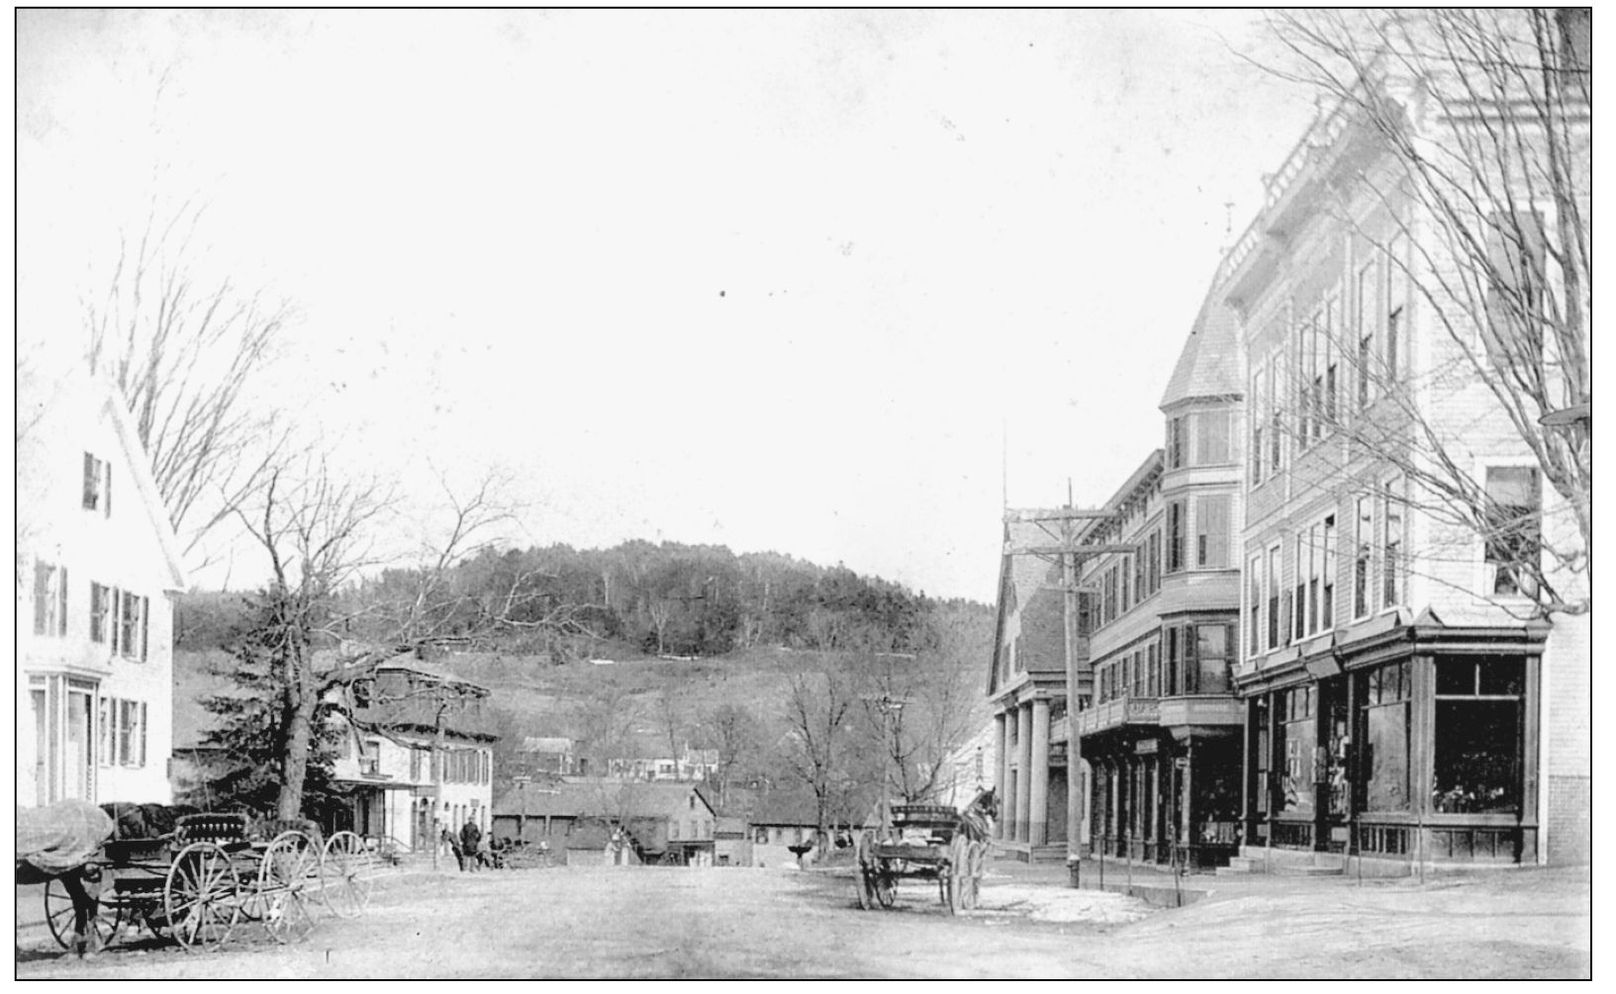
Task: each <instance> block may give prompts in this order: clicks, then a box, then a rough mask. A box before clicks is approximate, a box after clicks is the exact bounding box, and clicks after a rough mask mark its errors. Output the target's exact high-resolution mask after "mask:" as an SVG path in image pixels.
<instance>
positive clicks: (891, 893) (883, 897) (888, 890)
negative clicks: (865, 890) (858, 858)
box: [870, 863, 898, 908]
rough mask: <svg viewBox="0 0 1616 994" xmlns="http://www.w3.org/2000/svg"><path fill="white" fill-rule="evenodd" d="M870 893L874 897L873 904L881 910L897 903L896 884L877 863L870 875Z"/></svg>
mask: <svg viewBox="0 0 1616 994" xmlns="http://www.w3.org/2000/svg"><path fill="white" fill-rule="evenodd" d="M870 892H871V894H873V895H874V897H875V903H876V904H879V905H880V906H881V907H883V908H890V907H892V906H893V905H894V904H896V903H897V902H898V886H897V883H896V882H895V881H894V880H893V879H892V877H891V875H889V874H888V873H887V872H886V869H885V868H884V867H882V866H881V865H880V864H879V863H877V865H876V867H875V868H874V870H873V871H872V872H871V874H870Z"/></svg>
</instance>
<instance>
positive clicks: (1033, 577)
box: [987, 515, 1088, 861]
mask: <svg viewBox="0 0 1616 994" xmlns="http://www.w3.org/2000/svg"><path fill="white" fill-rule="evenodd" d="M1008 517H1010V516H1009V515H1007V518H1008ZM1049 541H1050V538H1049V533H1048V532H1047V530H1046V529H1044V528H1043V527H1041V526H1040V525H1039V524H1036V523H1031V522H1018V521H1013V520H1007V521H1006V522H1005V525H1004V542H1005V546H1004V550H1003V554H1002V557H1001V565H1000V571H999V600H998V618H997V622H996V625H995V632H994V641H993V655H992V658H991V660H990V670H989V674H988V687H987V692H988V699H989V702H990V706H991V707H992V709H993V722H994V729H993V733H992V734H993V743H994V746H995V748H994V760H995V762H996V763H997V766H998V769H997V771H996V772H997V776H996V777H995V780H996V781H997V791H998V801H999V817H998V819H997V820H996V821H995V823H994V849H995V852H996V853H997V854H999V855H1006V856H1013V857H1015V858H1017V859H1022V860H1028V861H1032V860H1051V861H1052V860H1064V859H1065V858H1066V855H1067V826H1068V824H1069V818H1068V805H1067V796H1068V792H1067V780H1066V775H1067V768H1066V755H1067V743H1068V741H1069V736H1068V728H1069V727H1070V723H1069V722H1068V720H1067V714H1066V702H1067V700H1068V683H1069V682H1072V683H1075V690H1074V691H1073V692H1074V693H1077V694H1083V693H1087V673H1088V671H1087V668H1086V663H1087V653H1086V651H1085V650H1084V649H1083V647H1082V646H1080V645H1079V646H1074V649H1075V653H1074V658H1075V660H1076V661H1077V664H1078V665H1077V667H1076V671H1077V672H1076V678H1075V680H1074V681H1069V680H1068V675H1067V646H1066V626H1067V620H1066V618H1067V615H1066V611H1067V607H1066V605H1065V602H1064V599H1063V595H1062V592H1061V590H1060V584H1061V582H1062V581H1061V568H1060V566H1058V565H1053V564H1052V563H1051V562H1050V561H1049V559H1048V557H1046V556H1039V555H1030V554H1020V553H1017V552H1016V551H1015V550H1016V549H1017V548H1021V547H1028V548H1031V547H1036V546H1038V545H1039V543H1047V542H1049Z"/></svg>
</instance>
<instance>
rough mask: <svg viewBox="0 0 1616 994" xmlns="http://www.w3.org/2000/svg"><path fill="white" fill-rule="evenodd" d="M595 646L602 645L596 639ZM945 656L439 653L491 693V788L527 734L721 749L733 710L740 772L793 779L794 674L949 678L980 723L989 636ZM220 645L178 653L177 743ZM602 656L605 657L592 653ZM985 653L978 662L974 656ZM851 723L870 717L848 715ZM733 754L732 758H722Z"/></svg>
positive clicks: (594, 749)
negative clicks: (727, 714) (494, 732)
mask: <svg viewBox="0 0 1616 994" xmlns="http://www.w3.org/2000/svg"><path fill="white" fill-rule="evenodd" d="M596 648H597V650H598V649H600V648H603V647H601V646H597V647H596ZM954 648H955V649H956V650H957V651H956V652H950V653H948V654H947V655H946V656H944V655H942V654H936V655H931V656H928V657H924V658H913V657H905V656H895V655H890V654H887V655H879V656H878V655H874V654H867V653H856V654H855V653H835V652H817V651H812V650H794V649H789V648H783V647H772V648H759V649H751V650H746V651H737V652H734V653H730V654H727V655H724V656H717V657H711V658H704V659H692V660H670V659H659V658H656V657H648V656H644V655H639V654H632V653H629V652H622V653H621V655H622V657H623V658H619V659H614V660H613V661H611V662H609V663H606V662H590V661H583V662H577V663H570V664H567V665H560V666H558V665H555V664H554V662H553V661H552V658H551V657H550V656H549V655H548V654H542V655H533V654H519V653H509V652H453V653H449V654H446V655H444V656H442V657H440V658H437V659H436V660H435V662H437V664H438V665H441V666H443V667H444V668H447V669H449V670H450V671H452V672H453V673H455V675H457V676H460V677H463V678H465V679H467V680H470V681H473V682H475V683H478V684H481V685H483V686H485V687H487V688H489V690H490V691H492V694H491V696H490V711H491V717H492V718H493V720H494V722H495V725H496V727H497V729H498V730H499V732H500V734H501V735H502V740H501V742H500V744H499V746H498V748H497V749H496V783H495V787H496V792H498V790H499V789H501V788H502V787H503V786H504V784H505V783H506V782H508V776H509V773H510V771H511V770H512V769H513V763H512V760H513V759H514V758H515V750H516V749H517V747H518V746H519V745H520V743H521V740H522V738H523V737H524V736H565V737H568V738H572V739H575V740H583V741H582V742H581V748H582V750H583V751H584V753H585V755H592V756H594V757H595V758H596V759H597V760H598V759H601V758H607V754H608V753H612V754H617V755H629V756H666V755H668V754H669V753H670V752H672V750H673V747H672V745H671V743H670V735H669V727H670V724H671V725H672V727H673V729H674V734H673V740H674V741H677V742H679V743H680V746H681V748H682V747H683V745H684V744H687V743H688V744H689V745H691V746H694V747H698V748H701V747H708V748H717V747H719V745H720V742H721V740H722V739H723V737H724V736H723V734H722V732H721V730H720V729H719V728H718V727H717V725H718V723H719V717H718V716H719V715H720V714H721V713H722V712H723V711H724V710H725V709H726V708H727V709H730V710H731V712H738V713H739V714H741V715H743V716H745V718H746V719H749V720H748V721H747V722H746V725H747V728H748V735H747V736H746V737H745V738H744V739H743V740H742V742H743V744H744V749H745V751H746V752H747V753H749V755H742V756H735V757H733V761H735V762H736V763H737V764H738V765H737V767H736V771H735V773H736V776H737V777H740V778H743V779H749V778H752V777H755V776H759V775H762V776H767V777H769V778H771V779H774V780H777V781H778V780H782V779H786V780H789V779H790V775H789V772H788V771H786V770H785V769H784V764H783V763H782V760H781V757H780V755H779V751H780V750H779V747H780V745H781V740H782V739H783V738H784V737H785V736H786V734H787V732H788V728H789V725H788V723H787V721H786V718H785V711H786V705H787V701H788V699H789V697H790V694H791V684H792V679H793V678H794V677H797V676H799V675H802V674H810V673H826V672H829V673H832V674H836V675H838V676H839V677H841V678H842V679H843V680H844V681H846V683H847V684H848V685H849V686H850V687H853V688H858V687H860V686H864V687H866V688H868V687H870V686H872V684H871V683H870V681H871V679H872V678H873V677H875V676H876V675H877V674H876V673H874V672H872V668H873V670H878V671H879V675H880V676H882V677H886V678H888V679H892V678H895V679H896V680H897V681H899V682H900V683H901V685H902V686H904V687H908V688H910V690H911V692H912V693H913V695H914V696H915V697H916V698H917V699H919V698H927V697H929V696H930V695H931V693H932V692H934V691H936V690H937V689H939V688H940V687H943V686H944V685H947V686H950V687H952V688H955V693H954V694H953V695H952V696H949V697H948V700H949V706H951V707H957V708H960V709H963V714H962V715H961V716H960V722H959V724H960V725H962V726H967V727H970V728H973V729H974V728H977V727H980V725H981V724H982V723H983V722H985V721H986V720H987V719H988V710H987V702H986V699H985V698H984V697H983V696H982V694H981V686H982V681H981V679H980V678H979V673H981V672H985V667H986V665H987V663H986V659H987V656H986V639H985V638H984V639H982V640H981V643H980V644H979V645H976V646H957V647H954ZM227 658H228V657H227V656H226V655H225V654H224V653H223V652H222V651H220V650H213V651H209V652H203V651H197V650H181V651H178V652H176V653H175V662H174V672H175V694H174V698H175V701H174V703H175V742H176V743H177V744H189V743H191V742H194V741H195V740H196V738H197V735H198V733H199V730H200V729H202V728H203V727H205V725H206V723H207V722H208V721H209V720H210V719H209V716H207V715H206V714H205V712H203V710H202V708H201V706H200V704H199V699H200V698H201V697H202V696H205V695H207V694H212V693H217V692H219V691H220V690H223V689H225V688H226V687H227V686H228V684H227V682H226V681H223V680H221V679H220V678H218V677H214V676H212V675H210V674H209V673H208V672H207V664H208V661H209V660H214V661H219V662H223V661H225V660H226V659H227ZM595 658H596V659H605V658H609V657H605V656H597V657H595ZM973 658H974V659H976V660H980V661H981V663H980V666H973V665H971V664H970V660H971V659H973ZM852 720H853V722H855V723H856V722H861V721H864V720H866V719H865V716H863V715H862V714H858V713H855V714H853V715H852ZM725 758H726V760H729V759H731V758H732V757H725Z"/></svg>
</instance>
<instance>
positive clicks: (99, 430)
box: [14, 376, 186, 805]
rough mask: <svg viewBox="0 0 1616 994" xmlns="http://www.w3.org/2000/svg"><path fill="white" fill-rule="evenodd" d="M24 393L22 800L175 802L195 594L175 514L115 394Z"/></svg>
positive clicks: (19, 579)
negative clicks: (189, 595) (183, 619)
mask: <svg viewBox="0 0 1616 994" xmlns="http://www.w3.org/2000/svg"><path fill="white" fill-rule="evenodd" d="M17 386H18V394H19V396H18V408H17V410H18V424H17V448H16V458H17V466H16V469H17V476H16V488H17V489H16V498H17V507H16V512H17V513H16V537H17V545H16V549H15V554H16V597H17V601H16V612H17V613H16V620H17V625H16V628H15V632H16V637H17V664H16V667H15V671H16V685H15V687H16V697H15V700H16V724H15V726H14V731H15V735H16V738H15V741H16V758H17V779H16V797H17V801H18V803H20V804H26V805H44V804H50V803H52V802H54V801H59V800H62V799H64V798H83V799H85V800H90V801H95V802H109V801H131V802H156V803H166V802H168V801H169V800H170V797H171V791H170V787H169V782H168V770H167V765H168V760H169V754H170V747H171V741H172V740H171V737H170V736H171V733H170V729H171V727H172V710H173V700H174V689H173V672H174V653H173V650H174V636H173V617H174V598H175V597H176V596H177V595H178V594H179V592H180V591H181V590H183V589H184V588H185V585H186V579H185V571H184V569H183V567H182V565H181V562H180V555H179V551H178V546H177V544H176V542H175V538H174V532H173V529H172V528H171V526H170V525H169V520H168V513H167V511H166V510H165V509H164V506H163V502H162V498H161V496H160V495H159V494H158V492H157V487H156V484H155V483H154V482H153V480H152V475H151V470H150V468H149V463H148V461H147V457H146V452H145V450H144V449H143V448H142V447H141V444H140V440H139V437H138V436H137V434H136V433H135V429H134V426H133V425H132V424H131V423H130V420H129V417H128V415H127V413H126V412H125V410H124V405H123V401H122V399H121V398H120V397H119V395H118V394H117V392H116V391H115V390H114V389H113V388H112V387H111V386H110V385H109V384H107V383H105V382H103V381H100V380H92V379H90V378H88V377H78V378H73V379H70V380H68V381H65V382H63V383H58V384H54V385H52V388H51V389H50V390H49V391H48V395H45V394H46V392H45V391H39V392H38V393H37V394H34V395H32V396H30V394H32V393H33V391H34V387H35V386H36V384H33V383H32V382H29V381H26V380H25V378H24V377H21V376H19V380H18V384H17Z"/></svg>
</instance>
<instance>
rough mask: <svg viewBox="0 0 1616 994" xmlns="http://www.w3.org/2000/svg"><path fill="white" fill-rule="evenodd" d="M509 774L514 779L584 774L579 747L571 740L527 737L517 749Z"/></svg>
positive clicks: (535, 736) (550, 737) (551, 737)
mask: <svg viewBox="0 0 1616 994" xmlns="http://www.w3.org/2000/svg"><path fill="white" fill-rule="evenodd" d="M509 772H510V774H511V775H512V776H513V777H534V776H544V775H546V774H551V775H556V776H574V775H576V774H578V773H581V772H582V770H581V769H580V768H579V765H578V745H577V743H576V742H574V741H573V740H572V739H569V738H561V737H553V736H537V735H528V736H525V737H523V739H522V744H521V745H519V746H517V747H516V754H515V756H514V757H513V764H512V769H511V770H510V771H509Z"/></svg>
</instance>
